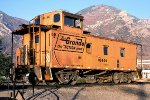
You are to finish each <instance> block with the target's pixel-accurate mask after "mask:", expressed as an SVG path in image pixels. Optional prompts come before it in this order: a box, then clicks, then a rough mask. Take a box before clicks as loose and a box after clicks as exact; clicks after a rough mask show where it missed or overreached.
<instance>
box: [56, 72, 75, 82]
mask: <svg viewBox="0 0 150 100" xmlns="http://www.w3.org/2000/svg"><path fill="white" fill-rule="evenodd" d="M56 77H57V79H58V80H59V82H60V84H69V83H70V81H71V80H72V78H73V72H72V71H64V70H62V71H59V72H57V73H56Z"/></svg>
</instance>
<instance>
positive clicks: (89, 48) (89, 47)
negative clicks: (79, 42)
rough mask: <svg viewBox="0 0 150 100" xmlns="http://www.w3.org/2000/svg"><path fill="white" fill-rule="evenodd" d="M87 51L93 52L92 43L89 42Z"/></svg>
mask: <svg viewBox="0 0 150 100" xmlns="http://www.w3.org/2000/svg"><path fill="white" fill-rule="evenodd" d="M86 52H87V53H91V52H92V46H91V43H87V44H86Z"/></svg>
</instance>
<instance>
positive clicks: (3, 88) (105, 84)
mask: <svg viewBox="0 0 150 100" xmlns="http://www.w3.org/2000/svg"><path fill="white" fill-rule="evenodd" d="M141 84H142V85H143V84H150V82H134V83H130V84H128V83H120V84H114V83H101V84H100V83H78V84H76V85H60V84H59V85H51V86H48V85H46V84H44V83H42V84H39V85H36V86H34V88H35V89H49V88H61V87H64V88H65V87H92V86H117V85H118V86H121V85H122V86H124V85H141ZM15 88H16V89H32V88H33V86H32V85H29V84H25V85H22V84H20V83H19V84H16V86H15ZM6 89H10V90H13V84H12V83H10V84H9V85H7V84H5V85H0V91H2V90H6Z"/></svg>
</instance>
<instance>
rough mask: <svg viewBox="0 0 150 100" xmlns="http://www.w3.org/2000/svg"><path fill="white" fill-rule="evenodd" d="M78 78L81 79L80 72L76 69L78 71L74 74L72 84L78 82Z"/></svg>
mask: <svg viewBox="0 0 150 100" xmlns="http://www.w3.org/2000/svg"><path fill="white" fill-rule="evenodd" d="M78 79H79V74H78V72H77V71H76V72H74V75H73V78H72V80H71V82H70V84H71V85H75V84H76V83H77V81H78Z"/></svg>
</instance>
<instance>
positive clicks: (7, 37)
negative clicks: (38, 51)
mask: <svg viewBox="0 0 150 100" xmlns="http://www.w3.org/2000/svg"><path fill="white" fill-rule="evenodd" d="M21 24H28V21H26V20H24V19H20V18H16V17H12V16H9V15H7V14H6V13H4V12H2V11H0V39H2V48H3V51H2V52H3V53H8V54H9V53H10V50H11V32H12V31H14V30H16V29H17V28H18V27H19V25H21ZM20 39H21V37H20V36H14V47H15V48H16V47H17V46H18V45H19V43H20Z"/></svg>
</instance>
